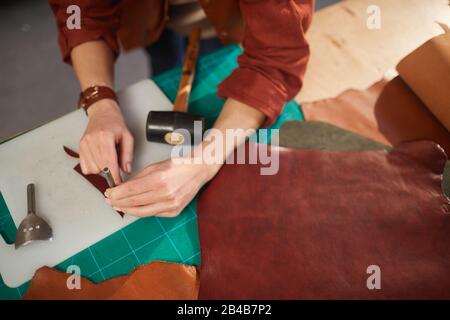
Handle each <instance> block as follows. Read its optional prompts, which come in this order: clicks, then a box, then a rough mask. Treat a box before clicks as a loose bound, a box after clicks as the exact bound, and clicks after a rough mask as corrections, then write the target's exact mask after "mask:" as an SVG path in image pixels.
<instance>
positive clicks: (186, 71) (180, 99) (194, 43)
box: [173, 28, 201, 112]
mask: <svg viewBox="0 0 450 320" xmlns="http://www.w3.org/2000/svg"><path fill="white" fill-rule="evenodd" d="M200 34H201V29H200V28H196V29H193V30H192V31H191V33H190V35H189V42H188V47H187V49H186V56H185V58H184V62H183V73H182V74H181V79H180V85H179V87H178V93H177V97H176V98H175V103H174V108H173V110H174V111H178V112H186V111H187V109H188V102H189V95H190V93H191V89H192V82H193V81H194V76H195V69H196V65H197V58H198V51H199V46H200Z"/></svg>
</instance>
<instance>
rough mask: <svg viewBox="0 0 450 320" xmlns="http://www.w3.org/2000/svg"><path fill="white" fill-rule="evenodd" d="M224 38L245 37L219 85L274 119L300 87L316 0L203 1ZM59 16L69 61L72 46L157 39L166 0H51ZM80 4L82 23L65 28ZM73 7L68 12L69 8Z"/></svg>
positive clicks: (128, 44) (61, 40)
mask: <svg viewBox="0 0 450 320" xmlns="http://www.w3.org/2000/svg"><path fill="white" fill-rule="evenodd" d="M199 1H200V4H201V5H202V7H203V9H204V11H205V13H206V15H207V17H208V19H209V20H210V22H211V24H212V25H213V26H214V27H215V29H216V32H217V34H218V36H219V38H220V39H221V40H222V41H223V42H224V43H228V42H236V41H239V42H242V44H243V48H244V52H243V54H242V55H241V56H240V57H239V58H238V63H239V67H238V68H237V69H236V70H234V71H233V73H232V74H231V75H230V76H229V77H228V78H226V79H225V80H224V81H223V82H222V83H221V84H220V85H219V88H218V95H219V96H220V97H222V98H227V97H229V98H233V99H235V100H238V101H240V102H242V103H245V104H247V105H249V106H251V107H254V108H256V109H258V110H260V111H261V112H263V113H264V114H265V115H266V116H267V118H268V122H267V123H270V122H271V121H273V120H274V119H275V118H276V117H277V116H278V115H279V113H280V112H281V110H282V107H283V105H284V104H285V102H286V101H288V100H290V99H292V98H293V97H294V96H295V95H296V94H297V93H298V91H299V90H300V88H301V86H302V82H303V75H304V73H305V69H306V64H307V62H308V58H309V46H308V43H307V41H306V39H305V32H306V30H307V29H308V27H309V25H310V23H311V18H312V12H313V8H314V0H226V1H224V0H199ZM48 2H49V4H50V6H51V8H52V10H53V13H54V14H55V17H56V19H57V26H58V33H59V35H58V41H59V45H60V48H61V52H62V55H63V59H64V61H66V62H70V52H71V50H72V49H73V48H74V47H75V46H77V45H79V44H81V43H83V42H87V41H92V40H98V39H103V40H104V41H105V42H106V43H107V44H108V46H109V47H110V48H111V49H112V50H113V51H114V53H115V54H116V55H117V54H118V53H119V48H120V47H119V41H118V40H119V38H120V42H121V44H122V46H123V47H124V48H125V49H130V48H133V47H137V46H145V45H148V44H150V43H152V42H154V41H156V40H157V39H158V37H159V35H160V34H161V31H162V29H163V28H164V26H165V24H166V23H167V21H168V19H169V16H168V0H122V1H117V0H95V1H94V0H48ZM71 5H78V6H79V7H80V9H81V10H80V11H81V28H80V29H72V30H71V29H69V28H67V24H66V21H67V18H68V17H69V16H70V15H71V14H70V13H67V8H68V7H69V6H71ZM69 12H70V11H69Z"/></svg>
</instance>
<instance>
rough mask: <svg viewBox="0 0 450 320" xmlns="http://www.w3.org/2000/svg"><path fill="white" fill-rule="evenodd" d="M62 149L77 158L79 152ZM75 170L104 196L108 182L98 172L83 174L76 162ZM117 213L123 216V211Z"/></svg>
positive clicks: (66, 148)
mask: <svg viewBox="0 0 450 320" xmlns="http://www.w3.org/2000/svg"><path fill="white" fill-rule="evenodd" d="M63 148H64V151H65V152H66V153H67V155H69V156H71V157H73V158H77V159H78V158H79V157H80V156H79V154H78V153H77V152H75V151H73V150H72V149H70V148H68V147H66V146H63ZM73 169H74V170H75V171H76V172H78V173H79V174H80V175H81V176H83V177H85V178H86V180H87V181H89V182H90V183H91V184H92V185H93V186H94V187H95V188H97V190H98V191H100V192H101V194H102V195H103V197H105V191H106V189H108V188H109V186H108V183H107V181H106V179H105V178H103V177H102V176H101V175H99V174H83V172H82V171H81V166H80V164H77V165H76V166H75V167H74V168H73ZM116 212H117V213H118V214H120V216H121V217H122V218H123V216H124V213H123V212H121V211H116Z"/></svg>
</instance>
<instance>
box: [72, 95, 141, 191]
mask: <svg viewBox="0 0 450 320" xmlns="http://www.w3.org/2000/svg"><path fill="white" fill-rule="evenodd" d="M88 116H89V123H88V125H87V127H86V130H85V132H84V134H83V137H82V138H81V140H80V165H81V170H82V172H83V174H98V173H100V171H101V170H102V169H103V168H105V167H108V168H109V170H110V171H111V173H112V175H113V177H114V181H115V182H116V184H120V182H121V178H120V174H119V172H120V171H119V166H120V168H121V169H122V170H123V171H124V172H126V173H128V174H129V173H131V163H132V161H133V143H134V139H133V136H132V135H131V133H130V130H128V128H127V125H126V124H125V120H124V118H123V116H122V113H121V112H120V109H119V106H118V105H117V103H116V102H115V101H114V100H111V99H102V100H100V101H97V102H96V103H94V104H93V105H91V106H90V107H89V109H88ZM118 153H119V154H118ZM119 162H120V163H119Z"/></svg>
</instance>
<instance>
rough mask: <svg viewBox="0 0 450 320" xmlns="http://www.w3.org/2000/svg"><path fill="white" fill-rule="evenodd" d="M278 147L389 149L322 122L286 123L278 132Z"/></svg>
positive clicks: (348, 149) (336, 149)
mask: <svg viewBox="0 0 450 320" xmlns="http://www.w3.org/2000/svg"><path fill="white" fill-rule="evenodd" d="M279 145H280V146H282V147H287V148H297V149H315V150H335V151H356V150H359V151H363V150H390V149H391V147H389V146H387V145H384V144H381V143H379V142H376V141H374V140H371V139H368V138H365V137H363V136H361V135H358V134H356V133H353V132H350V131H348V130H344V129H341V128H339V127H336V126H334V125H332V124H329V123H326V122H322V121H288V122H285V123H284V124H283V125H282V126H281V128H280V132H279Z"/></svg>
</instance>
